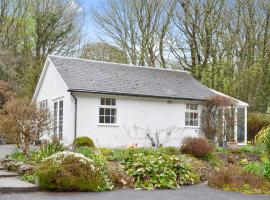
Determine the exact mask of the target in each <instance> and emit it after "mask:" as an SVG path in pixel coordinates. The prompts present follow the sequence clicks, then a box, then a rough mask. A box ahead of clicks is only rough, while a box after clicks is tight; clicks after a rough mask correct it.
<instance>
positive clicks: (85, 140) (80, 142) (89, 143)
mask: <svg viewBox="0 0 270 200" xmlns="http://www.w3.org/2000/svg"><path fill="white" fill-rule="evenodd" d="M73 144H74V146H75V147H76V148H78V147H81V146H86V147H92V148H95V144H94V142H93V140H92V139H91V138H89V137H78V138H76V139H75V140H74V143H73Z"/></svg>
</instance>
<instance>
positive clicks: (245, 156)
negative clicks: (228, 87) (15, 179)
mask: <svg viewBox="0 0 270 200" xmlns="http://www.w3.org/2000/svg"><path fill="white" fill-rule="evenodd" d="M255 141H256V145H253V146H252V145H246V146H242V147H239V148H238V149H225V148H221V147H215V146H213V145H212V144H211V143H210V142H209V141H208V140H207V139H205V138H203V137H197V138H191V137H189V138H185V140H184V142H183V145H182V146H181V147H179V148H176V147H159V148H153V147H152V148H134V147H133V148H117V149H108V148H98V147H95V145H94V143H93V141H92V140H91V139H90V138H88V137H79V138H77V139H76V140H75V141H74V143H73V144H72V145H71V146H68V147H66V146H64V145H63V144H61V143H60V142H59V141H57V140H54V141H52V142H50V143H46V144H42V145H40V147H38V148H34V149H30V151H29V154H25V153H24V152H23V151H20V150H15V151H14V152H13V153H12V154H10V155H8V156H7V158H6V159H4V160H3V161H2V165H3V166H4V167H5V168H6V169H8V170H11V171H15V172H17V173H19V175H20V176H21V179H23V180H25V181H28V182H31V183H35V184H38V185H39V187H40V188H41V189H42V190H46V191H93V192H100V191H109V190H116V189H119V188H134V189H146V190H154V189H165V188H166V189H177V188H181V187H182V186H187V185H193V184H198V183H200V182H205V183H208V185H209V186H210V187H213V188H218V189H222V190H226V191H237V192H243V193H247V194H270V161H269V153H270V128H264V129H262V130H261V131H260V132H259V134H258V135H257V136H256V138H255Z"/></svg>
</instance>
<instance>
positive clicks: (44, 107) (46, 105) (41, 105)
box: [39, 100, 48, 109]
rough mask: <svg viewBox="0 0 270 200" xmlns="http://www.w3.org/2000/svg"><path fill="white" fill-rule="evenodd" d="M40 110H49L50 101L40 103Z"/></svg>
mask: <svg viewBox="0 0 270 200" xmlns="http://www.w3.org/2000/svg"><path fill="white" fill-rule="evenodd" d="M39 108H40V109H47V108H48V101H47V100H44V101H41V102H39Z"/></svg>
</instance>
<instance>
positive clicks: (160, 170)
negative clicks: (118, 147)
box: [123, 153, 199, 190]
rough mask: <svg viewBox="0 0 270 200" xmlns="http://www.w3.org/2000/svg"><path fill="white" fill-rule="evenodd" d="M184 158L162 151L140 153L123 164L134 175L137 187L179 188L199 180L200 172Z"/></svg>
mask: <svg viewBox="0 0 270 200" xmlns="http://www.w3.org/2000/svg"><path fill="white" fill-rule="evenodd" d="M184 158H185V157H183V156H182V157H181V156H175V155H168V154H161V153H154V154H148V155H147V154H143V153H138V154H133V155H132V156H131V157H129V158H127V159H126V160H125V161H124V162H123V164H124V166H125V169H126V170H127V174H128V175H130V176H132V177H134V179H135V187H138V188H145V189H150V190H151V189H155V188H177V187H179V186H180V185H188V184H195V183H197V182H198V181H199V176H198V174H197V173H195V172H194V171H193V169H192V167H191V165H189V164H188V163H187V162H186V160H185V159H184Z"/></svg>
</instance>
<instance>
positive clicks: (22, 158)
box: [10, 149, 27, 162]
mask: <svg viewBox="0 0 270 200" xmlns="http://www.w3.org/2000/svg"><path fill="white" fill-rule="evenodd" d="M10 157H11V158H13V159H15V160H17V161H22V162H24V161H26V159H27V157H26V155H25V154H24V153H23V152H22V151H20V150H18V149H16V150H14V151H13V152H12V153H11V154H10Z"/></svg>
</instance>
